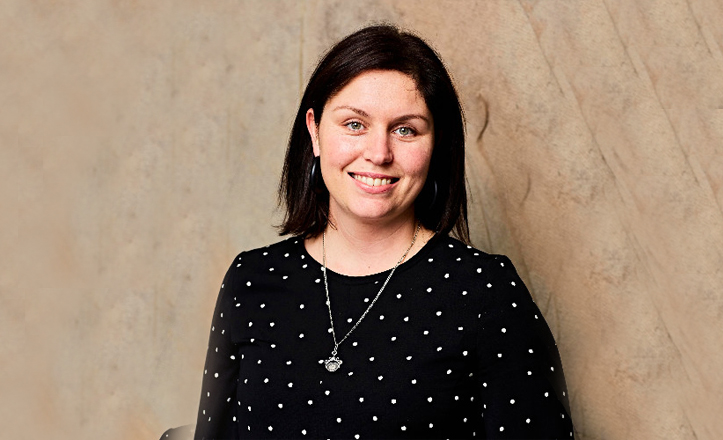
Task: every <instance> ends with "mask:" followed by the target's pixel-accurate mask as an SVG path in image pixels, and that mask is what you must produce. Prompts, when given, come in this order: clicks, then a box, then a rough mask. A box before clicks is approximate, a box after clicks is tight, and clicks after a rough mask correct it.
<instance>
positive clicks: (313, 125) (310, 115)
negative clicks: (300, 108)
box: [306, 108, 321, 156]
mask: <svg viewBox="0 0 723 440" xmlns="http://www.w3.org/2000/svg"><path fill="white" fill-rule="evenodd" d="M306 129H307V130H309V136H311V145H312V147H313V149H314V156H319V155H320V154H321V151H320V150H319V126H318V125H317V122H316V119H314V109H313V108H310V109H309V110H307V111H306Z"/></svg>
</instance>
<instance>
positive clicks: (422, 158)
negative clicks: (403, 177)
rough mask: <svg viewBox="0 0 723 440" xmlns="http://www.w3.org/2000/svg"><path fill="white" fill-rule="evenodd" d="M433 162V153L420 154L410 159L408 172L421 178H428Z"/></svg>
mask: <svg viewBox="0 0 723 440" xmlns="http://www.w3.org/2000/svg"><path fill="white" fill-rule="evenodd" d="M431 160H432V152H431V151H429V152H426V151H425V152H419V153H418V154H414V155H412V156H411V157H409V162H408V170H409V173H410V174H414V175H416V176H419V177H426V176H427V173H428V172H429V164H430V162H431Z"/></svg>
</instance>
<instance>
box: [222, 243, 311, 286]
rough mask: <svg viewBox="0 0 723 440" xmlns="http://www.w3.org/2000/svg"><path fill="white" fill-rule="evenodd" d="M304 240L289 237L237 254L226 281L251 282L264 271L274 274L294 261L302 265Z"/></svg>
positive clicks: (236, 282)
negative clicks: (251, 279)
mask: <svg viewBox="0 0 723 440" xmlns="http://www.w3.org/2000/svg"><path fill="white" fill-rule="evenodd" d="M306 258H307V257H306V250H305V249H304V241H303V239H302V238H300V237H289V238H286V239H284V240H281V241H278V242H276V243H272V244H270V245H267V246H263V247H258V248H255V249H249V250H246V251H243V252H241V253H239V254H238V255H236V257H235V258H234V259H233V261H232V262H231V265H230V266H229V268H228V271H227V272H226V277H225V279H224V283H225V284H226V285H227V286H228V285H236V284H238V283H241V282H243V283H244V284H249V282H250V279H249V278H250V277H252V278H258V277H259V276H261V275H263V274H264V273H269V274H274V275H275V273H274V272H276V273H278V271H283V270H284V269H285V268H288V267H289V266H290V265H291V263H292V262H294V263H297V264H296V265H299V266H300V265H301V263H303V261H304V260H305V259H306Z"/></svg>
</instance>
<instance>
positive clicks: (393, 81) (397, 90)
mask: <svg viewBox="0 0 723 440" xmlns="http://www.w3.org/2000/svg"><path fill="white" fill-rule="evenodd" d="M340 105H341V106H344V105H349V106H354V107H360V108H363V107H369V109H370V110H374V109H377V110H385V111H394V110H397V111H409V110H414V111H415V112H421V113H425V114H429V110H428V109H427V104H426V102H425V100H424V97H423V96H422V94H421V92H420V91H419V89H418V88H417V83H416V82H415V81H414V79H413V78H412V77H411V76H409V75H406V74H404V73H402V72H399V71H396V70H369V71H366V72H363V73H361V74H359V75H357V76H356V77H354V78H353V79H352V80H351V81H349V83H348V84H346V85H345V86H344V87H342V88H341V90H339V91H338V92H336V93H335V94H334V95H332V96H330V97H329V99H328V100H327V101H326V104H325V105H324V108H325V110H327V109H329V108H331V109H334V108H335V107H336V106H340Z"/></svg>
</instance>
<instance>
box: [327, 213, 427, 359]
mask: <svg viewBox="0 0 723 440" xmlns="http://www.w3.org/2000/svg"><path fill="white" fill-rule="evenodd" d="M421 228H422V224H421V223H418V224H417V229H416V230H415V231H414V237H412V243H411V244H410V245H409V247H408V248H407V250H406V251H404V255H402V258H400V259H399V261H397V264H395V265H394V268H393V269H392V271H391V272H389V275H388V276H387V279H386V281H384V284H382V288H381V289H379V292H378V293H377V296H375V297H374V299H373V300H372V302H371V304H369V307H367V309H366V310H364V313H362V315H361V316H360V317H359V319H358V320H357V322H356V324H354V325H353V326H352V328H351V329H350V330H349V331H348V332H346V335H344V337H343V338H341V340H340V341H337V340H336V331H334V318H333V317H332V315H331V299H330V298H329V281H328V280H327V279H326V232H324V233H323V234H322V236H321V249H322V254H321V255H322V266H321V271H322V272H323V273H324V290H325V291H326V308H327V309H329V322H331V337H332V338H334V349H333V350H331V357H330V358H329V359H327V360H325V361H324V366H325V367H326V370H327V371H328V372H330V373H333V372H335V371H337V370H338V369H339V367H341V364H342V361H341V359H339V357H338V356H337V350H338V349H339V346H340V345H341V343H342V342H344V341H346V338H348V337H349V335H350V334H351V332H353V331H354V330H356V328H357V327H358V326H359V324H361V322H362V321H363V320H364V318H365V317H366V316H367V313H369V310H371V309H372V307H374V303H376V302H377V300H378V299H379V296H380V295H381V294H382V292H383V291H384V288H385V287H387V283H389V280H390V279H391V278H392V275H394V271H395V270H397V268H398V267H399V265H400V264H402V261H404V259H405V258H407V254H408V253H409V251H410V250H411V249H412V246H414V243H415V242H416V241H417V235H418V234H419V230H420V229H421Z"/></svg>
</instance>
